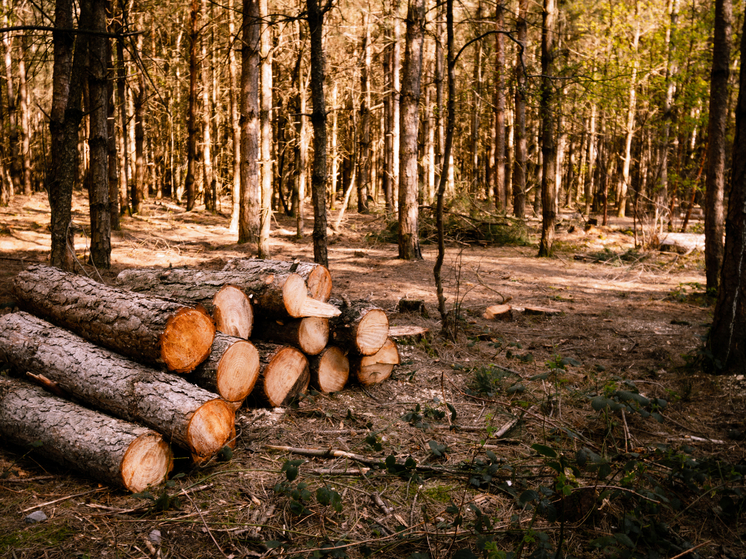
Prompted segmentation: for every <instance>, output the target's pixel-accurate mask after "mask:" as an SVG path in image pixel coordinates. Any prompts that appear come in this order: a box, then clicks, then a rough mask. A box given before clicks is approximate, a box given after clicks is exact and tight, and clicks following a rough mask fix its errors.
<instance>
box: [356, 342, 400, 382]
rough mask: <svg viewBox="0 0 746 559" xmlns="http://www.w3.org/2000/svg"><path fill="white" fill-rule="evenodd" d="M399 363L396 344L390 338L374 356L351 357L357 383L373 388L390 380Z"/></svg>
mask: <svg viewBox="0 0 746 559" xmlns="http://www.w3.org/2000/svg"><path fill="white" fill-rule="evenodd" d="M399 363H400V358H399V350H398V349H397V347H396V342H395V341H394V340H393V339H391V338H388V339H387V340H386V343H384V344H383V347H381V349H379V350H378V352H376V353H375V354H374V355H357V356H351V357H350V372H351V374H352V376H353V378H354V379H355V380H357V382H359V383H360V384H362V385H363V386H371V385H373V384H378V383H379V382H383V381H384V380H386V379H387V378H389V377H390V376H391V373H392V371H393V370H394V366H395V365H398V364H399Z"/></svg>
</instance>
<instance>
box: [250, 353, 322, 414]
mask: <svg viewBox="0 0 746 559" xmlns="http://www.w3.org/2000/svg"><path fill="white" fill-rule="evenodd" d="M255 345H256V348H257V350H259V360H260V361H261V364H262V371H261V373H260V374H259V380H258V381H257V383H256V387H255V388H254V391H253V392H252V394H251V396H252V398H253V400H254V403H256V404H257V405H268V406H269V407H272V408H277V407H280V406H284V405H287V404H289V403H290V402H291V401H292V400H293V399H294V398H297V397H298V396H300V395H302V394H305V393H306V391H307V390H308V384H309V382H310V380H311V375H310V372H309V369H308V359H307V358H306V356H305V355H303V354H302V353H301V352H300V351H299V350H297V349H296V348H294V347H291V346H288V345H279V344H273V343H269V342H255Z"/></svg>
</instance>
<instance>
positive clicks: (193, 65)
mask: <svg viewBox="0 0 746 559" xmlns="http://www.w3.org/2000/svg"><path fill="white" fill-rule="evenodd" d="M199 12H200V0H192V2H191V9H190V12H189V99H188V108H187V140H186V141H187V163H186V168H187V171H186V178H185V179H184V190H185V192H186V197H187V202H186V209H187V211H188V212H190V211H192V210H193V209H194V206H195V204H196V203H197V185H196V184H195V181H196V178H195V177H196V174H197V169H196V167H197V78H198V75H197V73H198V71H199V66H198V63H197V43H198V41H199Z"/></svg>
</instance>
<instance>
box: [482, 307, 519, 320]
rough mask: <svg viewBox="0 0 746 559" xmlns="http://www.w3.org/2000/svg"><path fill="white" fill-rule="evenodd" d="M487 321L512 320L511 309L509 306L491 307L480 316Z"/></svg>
mask: <svg viewBox="0 0 746 559" xmlns="http://www.w3.org/2000/svg"><path fill="white" fill-rule="evenodd" d="M482 317H483V318H486V319H487V320H502V321H508V320H513V307H512V306H510V305H492V306H489V307H487V309H486V310H485V311H484V314H483V315H482Z"/></svg>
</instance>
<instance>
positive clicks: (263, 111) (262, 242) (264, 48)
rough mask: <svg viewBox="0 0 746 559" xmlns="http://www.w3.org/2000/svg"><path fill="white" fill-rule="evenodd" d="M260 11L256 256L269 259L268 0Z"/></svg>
mask: <svg viewBox="0 0 746 559" xmlns="http://www.w3.org/2000/svg"><path fill="white" fill-rule="evenodd" d="M259 14H260V16H261V18H262V34H261V60H262V62H261V77H262V90H261V100H260V105H261V107H260V112H259V121H260V126H261V137H262V139H261V156H262V161H261V165H262V169H261V170H262V172H261V177H262V184H261V210H260V215H259V239H258V243H257V255H258V256H259V258H269V257H270V249H269V233H270V229H271V225H272V113H271V111H272V30H271V28H270V26H269V22H268V21H267V17H269V16H268V8H267V0H260V1H259Z"/></svg>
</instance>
